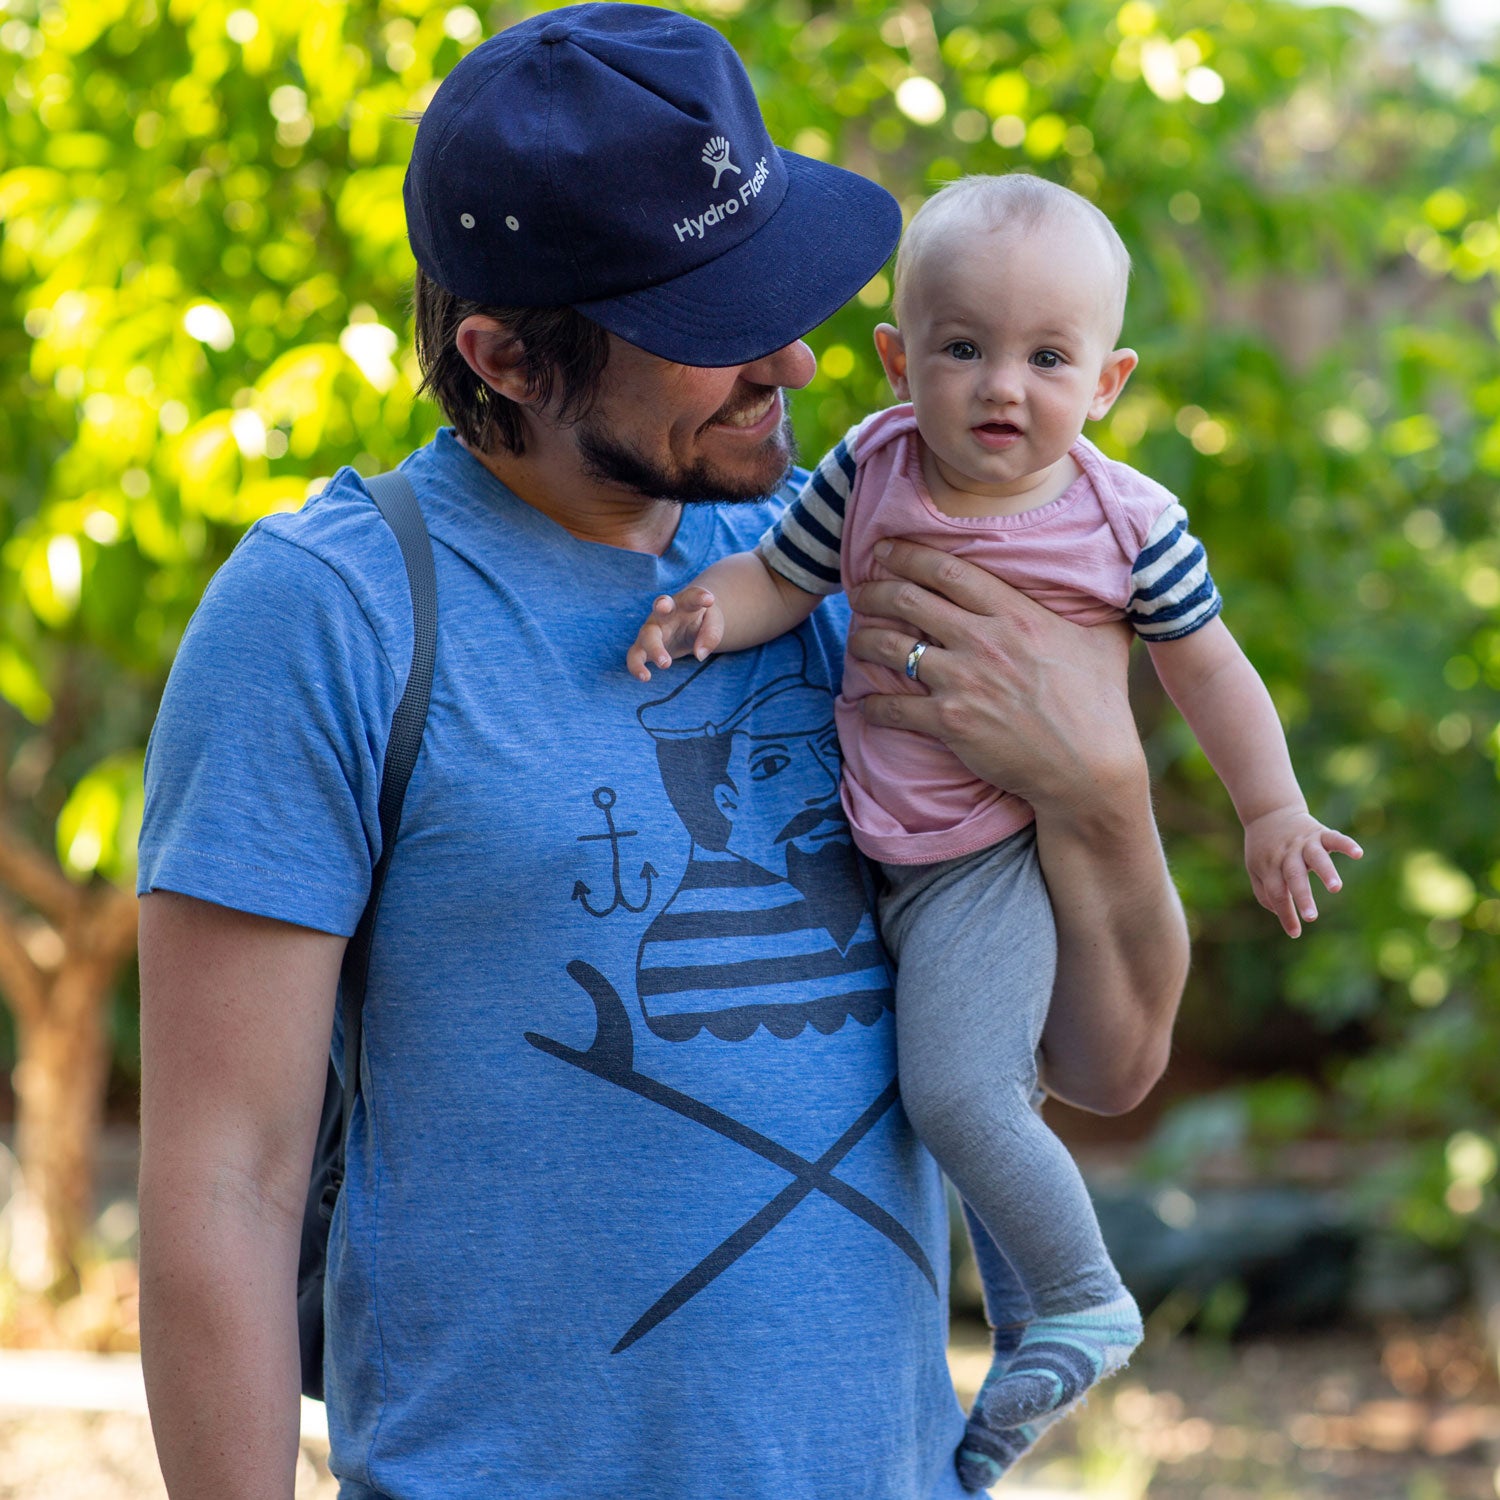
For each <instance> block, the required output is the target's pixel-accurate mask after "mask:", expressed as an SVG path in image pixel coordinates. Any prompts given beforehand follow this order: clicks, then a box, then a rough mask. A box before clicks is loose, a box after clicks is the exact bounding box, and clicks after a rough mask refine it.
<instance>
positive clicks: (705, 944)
mask: <svg viewBox="0 0 1500 1500" xmlns="http://www.w3.org/2000/svg"><path fill="white" fill-rule="evenodd" d="M815 911H816V906H815V904H814V903H813V902H811V901H808V900H807V899H806V898H805V897H804V896H803V895H802V893H801V892H800V891H799V890H798V889H797V888H796V886H794V885H792V884H791V883H790V882H789V881H786V880H783V879H781V878H780V877H779V876H777V875H774V874H772V873H771V872H770V871H767V870H762V869H760V868H758V867H757V866H754V865H750V864H747V863H745V862H744V861H742V860H738V859H735V858H734V857H733V856H732V855H722V854H713V853H710V852H708V851H705V850H697V851H695V853H694V857H693V860H692V862H691V863H690V865H689V866H688V869H687V872H686V875H685V877H684V880H683V884H682V888H681V889H680V890H679V891H678V893H677V895H676V896H674V897H673V898H672V901H671V902H670V903H669V905H668V906H667V908H666V910H665V911H663V912H662V914H661V915H660V916H659V917H658V918H657V919H656V921H654V922H653V923H652V924H651V926H650V928H649V929H648V930H647V933H646V936H645V939H644V941H643V942H642V943H641V951H640V960H639V964H638V967H637V971H636V982H637V986H638V988H639V993H640V998H641V1005H642V1008H643V1009H644V1011H645V1013H646V1016H647V1018H648V1020H649V1019H652V1018H654V1017H658V1016H663V1015H683V1014H697V1015H707V1014H709V1013H717V1012H724V1011H727V1010H744V1009H746V1008H749V1007H768V1008H779V1007H783V1006H788V1007H796V1008H801V1007H803V1006H806V1005H808V1004H818V1003H819V1002H827V1001H830V1000H839V1001H842V1002H848V1001H850V1000H852V999H853V998H854V997H856V996H864V995H870V994H872V993H873V994H878V995H879V997H880V1001H881V1003H882V1005H883V1003H884V1000H885V992H886V991H887V988H888V986H889V982H890V977H889V974H888V973H887V970H886V967H885V957H884V953H883V950H882V949H881V947H880V944H879V941H878V939H877V938H876V935H875V924H874V921H873V920H872V918H871V917H870V914H869V913H868V912H865V913H863V914H862V915H861V917H860V919H859V922H858V926H857V928H856V929H855V931H854V933H853V935H852V937H851V939H850V941H849V944H848V947H847V948H843V949H841V948H840V947H839V945H838V944H837V943H836V942H835V941H834V939H833V937H832V936H831V935H830V934H829V932H828V931H827V929H826V928H824V927H823V926H822V925H821V924H820V923H819V922H818V921H817V920H816V917H815V915H814V913H815ZM844 1008H845V1007H844V1005H840V1007H839V1009H840V1010H841V1011H842V1010H843V1009H844Z"/></svg>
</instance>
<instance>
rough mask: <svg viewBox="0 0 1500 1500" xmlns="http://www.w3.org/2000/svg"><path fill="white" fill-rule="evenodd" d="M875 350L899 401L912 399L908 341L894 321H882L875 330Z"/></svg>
mask: <svg viewBox="0 0 1500 1500" xmlns="http://www.w3.org/2000/svg"><path fill="white" fill-rule="evenodd" d="M875 352H876V353H877V354H878V355H879V356H880V363H881V364H883V365H884V366H885V378H886V379H887V380H889V381H890V383H891V389H892V390H893V391H894V392H895V393H896V399H897V400H898V401H910V400H911V385H910V384H909V383H908V381H907V379H906V341H905V339H903V338H902V337H901V330H900V329H899V328H897V327H896V326H895V324H893V323H882V324H881V325H880V326H879V327H878V328H877V329H876V330H875Z"/></svg>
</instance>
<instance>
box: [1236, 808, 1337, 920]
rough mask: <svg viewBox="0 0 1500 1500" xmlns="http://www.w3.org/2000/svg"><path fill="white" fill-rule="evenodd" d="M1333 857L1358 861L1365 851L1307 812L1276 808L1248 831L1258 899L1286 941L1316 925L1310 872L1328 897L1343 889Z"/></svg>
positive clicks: (1250, 867)
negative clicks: (1305, 926) (1308, 924)
mask: <svg viewBox="0 0 1500 1500" xmlns="http://www.w3.org/2000/svg"><path fill="white" fill-rule="evenodd" d="M1330 854H1347V855H1348V856H1349V857H1350V858H1351V859H1360V858H1362V857H1363V855H1364V850H1363V849H1361V848H1360V847H1359V845H1358V844H1356V843H1355V842H1354V840H1353V839H1351V838H1350V837H1349V835H1348V834H1346V833H1340V832H1339V831H1338V829H1336V828H1325V827H1324V826H1323V824H1321V823H1320V822H1318V820H1317V819H1316V818H1315V817H1313V815H1312V814H1311V813H1310V812H1308V811H1307V809H1306V808H1304V807H1278V808H1277V809H1276V810H1275V811H1274V812H1268V813H1265V814H1263V815H1262V816H1261V817H1258V818H1254V819H1252V820H1251V821H1250V822H1249V823H1247V824H1246V825H1245V868H1246V869H1247V870H1249V872H1250V883H1251V885H1253V886H1254V887H1255V899H1256V900H1257V901H1259V902H1260V904H1261V905H1262V906H1263V907H1265V909H1266V910H1267V911H1269V912H1272V913H1274V914H1275V915H1276V916H1277V917H1279V918H1280V919H1281V925H1282V927H1283V928H1284V929H1285V931H1286V935H1287V936H1288V937H1299V936H1300V935H1301V932H1302V923H1303V922H1304V921H1306V922H1312V921H1316V920H1317V916H1318V908H1317V906H1316V904H1315V903H1314V901H1313V894H1312V882H1311V881H1310V880H1309V879H1308V872H1309V871H1311V872H1312V873H1313V874H1314V875H1316V876H1317V877H1318V879H1319V880H1321V881H1322V882H1323V884H1324V885H1325V886H1327V888H1328V889H1329V890H1330V891H1337V890H1338V889H1340V887H1341V886H1342V885H1343V883H1344V882H1343V881H1342V880H1340V879H1339V872H1338V871H1337V870H1336V869H1334V867H1333V860H1332V859H1330V858H1329V856H1330ZM1299 914H1300V920H1299Z"/></svg>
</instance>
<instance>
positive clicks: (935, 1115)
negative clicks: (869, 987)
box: [881, 829, 1141, 1488]
mask: <svg viewBox="0 0 1500 1500" xmlns="http://www.w3.org/2000/svg"><path fill="white" fill-rule="evenodd" d="M885 875H886V880H887V889H886V891H885V894H884V896H883V898H882V901H881V924H882V933H883V935H884V937H885V940H886V944H887V946H888V947H889V949H890V950H891V954H892V957H893V958H894V959H895V960H896V965H897V1001H896V1024H897V1038H898V1041H897V1046H898V1057H899V1062H900V1068H901V1096H902V1101H903V1103H904V1104H905V1106H906V1112H907V1114H908V1116H909V1117H910V1118H911V1121H912V1124H913V1125H914V1126H915V1128H916V1130H917V1133H918V1134H919V1135H920V1136H921V1137H922V1139H923V1141H924V1142H925V1143H926V1145H927V1147H928V1149H929V1150H931V1151H932V1153H933V1155H934V1156H935V1157H936V1158H937V1160H938V1162H939V1164H940V1165H941V1166H942V1168H943V1170H944V1171H946V1172H947V1173H948V1175H949V1176H950V1177H951V1178H952V1179H953V1181H954V1183H955V1184H956V1185H957V1187H958V1189H959V1191H960V1193H962V1194H963V1197H964V1199H965V1200H966V1202H967V1203H968V1204H969V1205H970V1206H971V1207H972V1208H973V1209H974V1211H975V1212H976V1213H977V1215H978V1217H979V1219H980V1220H981V1221H982V1222H983V1225H984V1226H985V1228H986V1229H987V1230H988V1231H989V1233H990V1235H991V1236H992V1237H993V1239H994V1241H995V1242H996V1244H998V1245H999V1247H1000V1248H1001V1250H1002V1251H1003V1252H1004V1257H1005V1259H1006V1260H1007V1261H1008V1262H1009V1264H1010V1267H1011V1268H1012V1269H1013V1271H1014V1273H1015V1279H1016V1280H1017V1281H1018V1282H1019V1283H1020V1285H1021V1287H1022V1288H1024V1290H1025V1294H1026V1297H1027V1299H1028V1300H1029V1302H1030V1305H1031V1317H1030V1321H1029V1322H1028V1325H1027V1327H1026V1329H1025V1331H1024V1332H1023V1334H1022V1336H1021V1339H1020V1342H1019V1345H1018V1346H1017V1347H1016V1349H1015V1352H1014V1353H1013V1354H1011V1355H1010V1357H1009V1359H1008V1360H1005V1361H1002V1360H1000V1359H998V1358H997V1360H996V1363H995V1365H994V1366H993V1367H992V1369H991V1371H990V1374H989V1376H988V1377H987V1378H986V1380H985V1383H984V1386H983V1388H982V1390H981V1391H980V1395H979V1399H978V1401H977V1402H976V1403H975V1407H974V1412H973V1414H972V1416H971V1417H970V1422H969V1433H968V1436H967V1437H966V1439H965V1444H964V1448H963V1449H962V1450H961V1456H960V1472H961V1474H962V1476H963V1478H964V1482H965V1483H966V1484H970V1485H971V1487H972V1488H980V1487H982V1484H988V1483H993V1482H994V1480H995V1479H996V1478H998V1477H999V1474H1000V1473H1001V1472H1003V1468H1004V1467H1005V1466H1008V1462H1010V1461H1013V1459H1014V1457H1015V1456H1016V1452H1017V1447H1016V1434H1017V1431H1018V1429H1022V1428H1024V1427H1027V1426H1032V1425H1034V1424H1035V1423H1036V1422H1037V1421H1038V1419H1040V1418H1043V1417H1045V1416H1047V1415H1048V1414H1050V1413H1054V1412H1060V1411H1062V1410H1064V1409H1065V1408H1066V1407H1068V1406H1070V1405H1071V1404H1072V1403H1073V1402H1074V1401H1076V1400H1077V1399H1078V1398H1079V1397H1080V1396H1081V1395H1083V1393H1084V1392H1085V1391H1086V1390H1087V1389H1088V1388H1089V1387H1090V1386H1091V1385H1093V1384H1095V1383H1096V1382H1097V1381H1099V1380H1101V1379H1103V1378H1104V1376H1106V1375H1108V1374H1110V1373H1111V1372H1113V1371H1114V1370H1116V1369H1118V1368H1119V1367H1120V1366H1121V1365H1122V1364H1124V1362H1125V1360H1126V1359H1127V1358H1128V1357H1129V1355H1130V1353H1131V1351H1132V1350H1133V1349H1134V1347H1135V1346H1136V1344H1137V1343H1139V1341H1140V1337H1141V1325H1140V1315H1139V1313H1138V1311H1137V1309H1136V1306H1135V1303H1134V1302H1133V1301H1132V1299H1131V1298H1130V1295H1129V1293H1128V1292H1127V1291H1126V1290H1125V1287H1124V1285H1123V1284H1122V1283H1121V1281H1120V1278H1119V1275H1118V1274H1117V1273H1116V1271H1115V1269H1114V1267H1113V1265H1111V1264H1110V1260H1109V1256H1108V1253H1107V1252H1106V1251H1105V1248H1104V1242H1103V1240H1102V1238H1101V1237H1100V1234H1099V1226H1098V1223H1097V1221H1096V1220H1095V1218H1094V1212H1093V1207H1092V1205H1091V1204H1090V1202H1089V1198H1088V1193H1087V1191H1086V1189H1085V1188H1084V1185H1083V1179H1082V1177H1081V1176H1080V1175H1079V1173H1078V1169H1077V1167H1076V1166H1075V1165H1074V1164H1073V1160H1072V1158H1071V1157H1070V1156H1069V1155H1068V1153H1067V1151H1066V1149H1065V1148H1064V1147H1063V1145H1062V1143H1061V1142H1060V1141H1059V1140H1058V1139H1057V1137H1056V1136H1054V1135H1053V1134H1052V1132H1051V1131H1050V1130H1049V1129H1048V1128H1047V1127H1046V1125H1045V1124H1044V1123H1043V1122H1042V1119H1041V1116H1040V1115H1039V1114H1037V1112H1036V1111H1035V1110H1034V1109H1033V1108H1032V1094H1033V1092H1034V1090H1035V1088H1036V1049H1037V1046H1038V1044H1039V1043H1040V1041H1041V1032H1042V1025H1043V1022H1044V1021H1045V1020H1046V1012H1047V1004H1048V1001H1049V999H1050V997H1051V993H1052V980H1053V975H1054V973H1055V970H1056V962H1057V953H1056V947H1057V943H1056V934H1055V929H1054V926H1053V921H1052V908H1051V904H1050V902H1049V901H1048V899H1047V890H1046V885H1045V883H1044V882H1043V880H1042V876H1041V868H1040V865H1039V863H1038V861H1037V857H1036V847H1035V837H1034V835H1033V833H1032V831H1031V830H1030V829H1027V830H1023V831H1022V832H1021V833H1019V834H1016V835H1014V836H1013V837H1012V838H1010V839H1007V840H1005V841H1004V842H1003V843H1001V844H999V845H996V846H995V847H994V848H991V849H988V850H984V851H982V852H981V853H979V854H977V855H970V856H968V857H967V858H964V859H960V860H950V861H946V862H945V863H943V864H939V865H929V866H925V867H909V866H908V867H902V866H887V867H886V869H885ZM983 1269H984V1263H983V1260H981V1270H982V1271H983ZM987 1296H988V1297H989V1300H990V1301H991V1303H992V1304H993V1303H994V1301H995V1297H994V1294H993V1293H991V1292H989V1291H988V1289H987ZM1021 1446H1022V1447H1023V1448H1024V1446H1025V1445H1024V1443H1023V1444H1022V1445H1021Z"/></svg>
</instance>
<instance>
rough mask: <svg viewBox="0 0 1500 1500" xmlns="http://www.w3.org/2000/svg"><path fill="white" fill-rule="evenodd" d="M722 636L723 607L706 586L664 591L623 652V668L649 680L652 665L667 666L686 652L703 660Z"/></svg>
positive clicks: (691, 585)
mask: <svg viewBox="0 0 1500 1500" xmlns="http://www.w3.org/2000/svg"><path fill="white" fill-rule="evenodd" d="M723 639H724V611H723V610H721V609H720V608H719V606H718V605H717V604H715V603H714V596H713V595H712V594H711V593H710V592H709V591H708V590H707V589H703V588H699V587H698V586H697V584H690V585H689V586H688V587H687V588H685V589H683V590H682V592H681V593H680V594H675V595H674V594H663V595H662V596H661V597H660V598H659V599H658V600H657V601H656V603H655V604H654V605H653V606H652V607H651V613H650V615H649V616H648V617H647V619H646V623H645V624H644V625H642V626H641V628H640V632H639V633H638V634H637V636H636V638H635V644H634V645H633V646H632V647H631V648H630V650H629V651H627V652H626V653H625V668H626V670H627V671H628V672H629V673H630V675H631V676H632V677H638V678H639V679H640V680H641V681H642V682H650V681H651V667H652V666H658V667H662V668H666V667H670V666H671V665H672V663H673V662H674V661H675V660H676V659H677V658H678V657H679V656H687V655H689V654H691V655H693V656H695V657H697V659H698V660H699V661H702V660H703V658H704V657H705V656H707V655H708V654H709V653H710V652H711V651H712V650H713V649H714V647H715V646H717V645H718V644H719V642H720V641H721V640H723ZM648 663H649V664H650V665H648Z"/></svg>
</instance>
